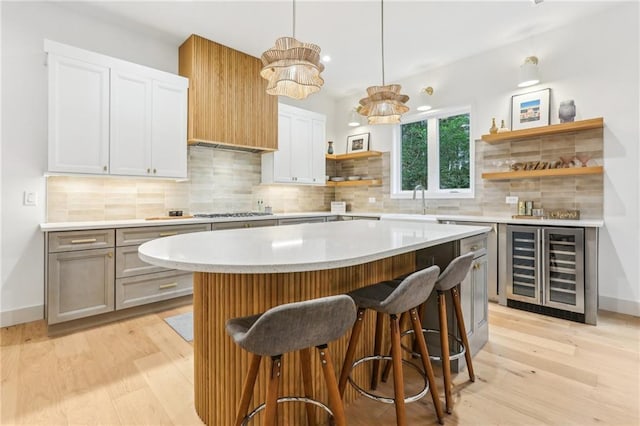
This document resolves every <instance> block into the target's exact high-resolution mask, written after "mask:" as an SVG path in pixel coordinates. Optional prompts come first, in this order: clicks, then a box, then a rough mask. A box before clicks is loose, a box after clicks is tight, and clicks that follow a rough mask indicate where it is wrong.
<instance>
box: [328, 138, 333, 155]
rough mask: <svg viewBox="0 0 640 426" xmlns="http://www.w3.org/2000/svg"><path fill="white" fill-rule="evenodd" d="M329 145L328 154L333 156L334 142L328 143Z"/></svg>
mask: <svg viewBox="0 0 640 426" xmlns="http://www.w3.org/2000/svg"><path fill="white" fill-rule="evenodd" d="M327 143H328V144H329V148H328V149H327V154H333V141H329V142H327Z"/></svg>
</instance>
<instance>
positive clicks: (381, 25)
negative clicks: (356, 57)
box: [380, 0, 384, 86]
mask: <svg viewBox="0 0 640 426" xmlns="http://www.w3.org/2000/svg"><path fill="white" fill-rule="evenodd" d="M380 46H381V47H382V49H381V52H382V85H383V86H384V0H380Z"/></svg>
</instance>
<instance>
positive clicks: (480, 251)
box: [460, 234, 487, 258]
mask: <svg viewBox="0 0 640 426" xmlns="http://www.w3.org/2000/svg"><path fill="white" fill-rule="evenodd" d="M469 252H474V253H475V254H474V256H473V257H474V258H476V257H478V256H482V255H484V254H486V253H487V235H486V234H482V235H476V236H473V237H469V238H464V239H463V240H461V241H460V255H464V254H467V253H469Z"/></svg>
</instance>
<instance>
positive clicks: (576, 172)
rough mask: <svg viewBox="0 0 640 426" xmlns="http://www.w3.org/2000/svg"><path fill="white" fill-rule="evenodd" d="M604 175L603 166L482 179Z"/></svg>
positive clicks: (493, 175) (497, 174)
mask: <svg viewBox="0 0 640 426" xmlns="http://www.w3.org/2000/svg"><path fill="white" fill-rule="evenodd" d="M602 173H603V168H602V166H593V167H571V168H566V169H546V170H518V171H515V172H492V173H483V174H482V179H487V180H509V179H529V178H537V177H557V176H584V175H601V174H602Z"/></svg>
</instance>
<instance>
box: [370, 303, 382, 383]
mask: <svg viewBox="0 0 640 426" xmlns="http://www.w3.org/2000/svg"><path fill="white" fill-rule="evenodd" d="M383 327H384V314H383V313H382V312H378V313H377V314H376V335H375V340H374V347H373V355H375V356H379V355H380V354H381V353H382V352H381V351H382V332H383ZM379 377H380V360H378V359H376V360H374V361H373V371H372V373H371V390H376V389H377V388H378V380H379Z"/></svg>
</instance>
